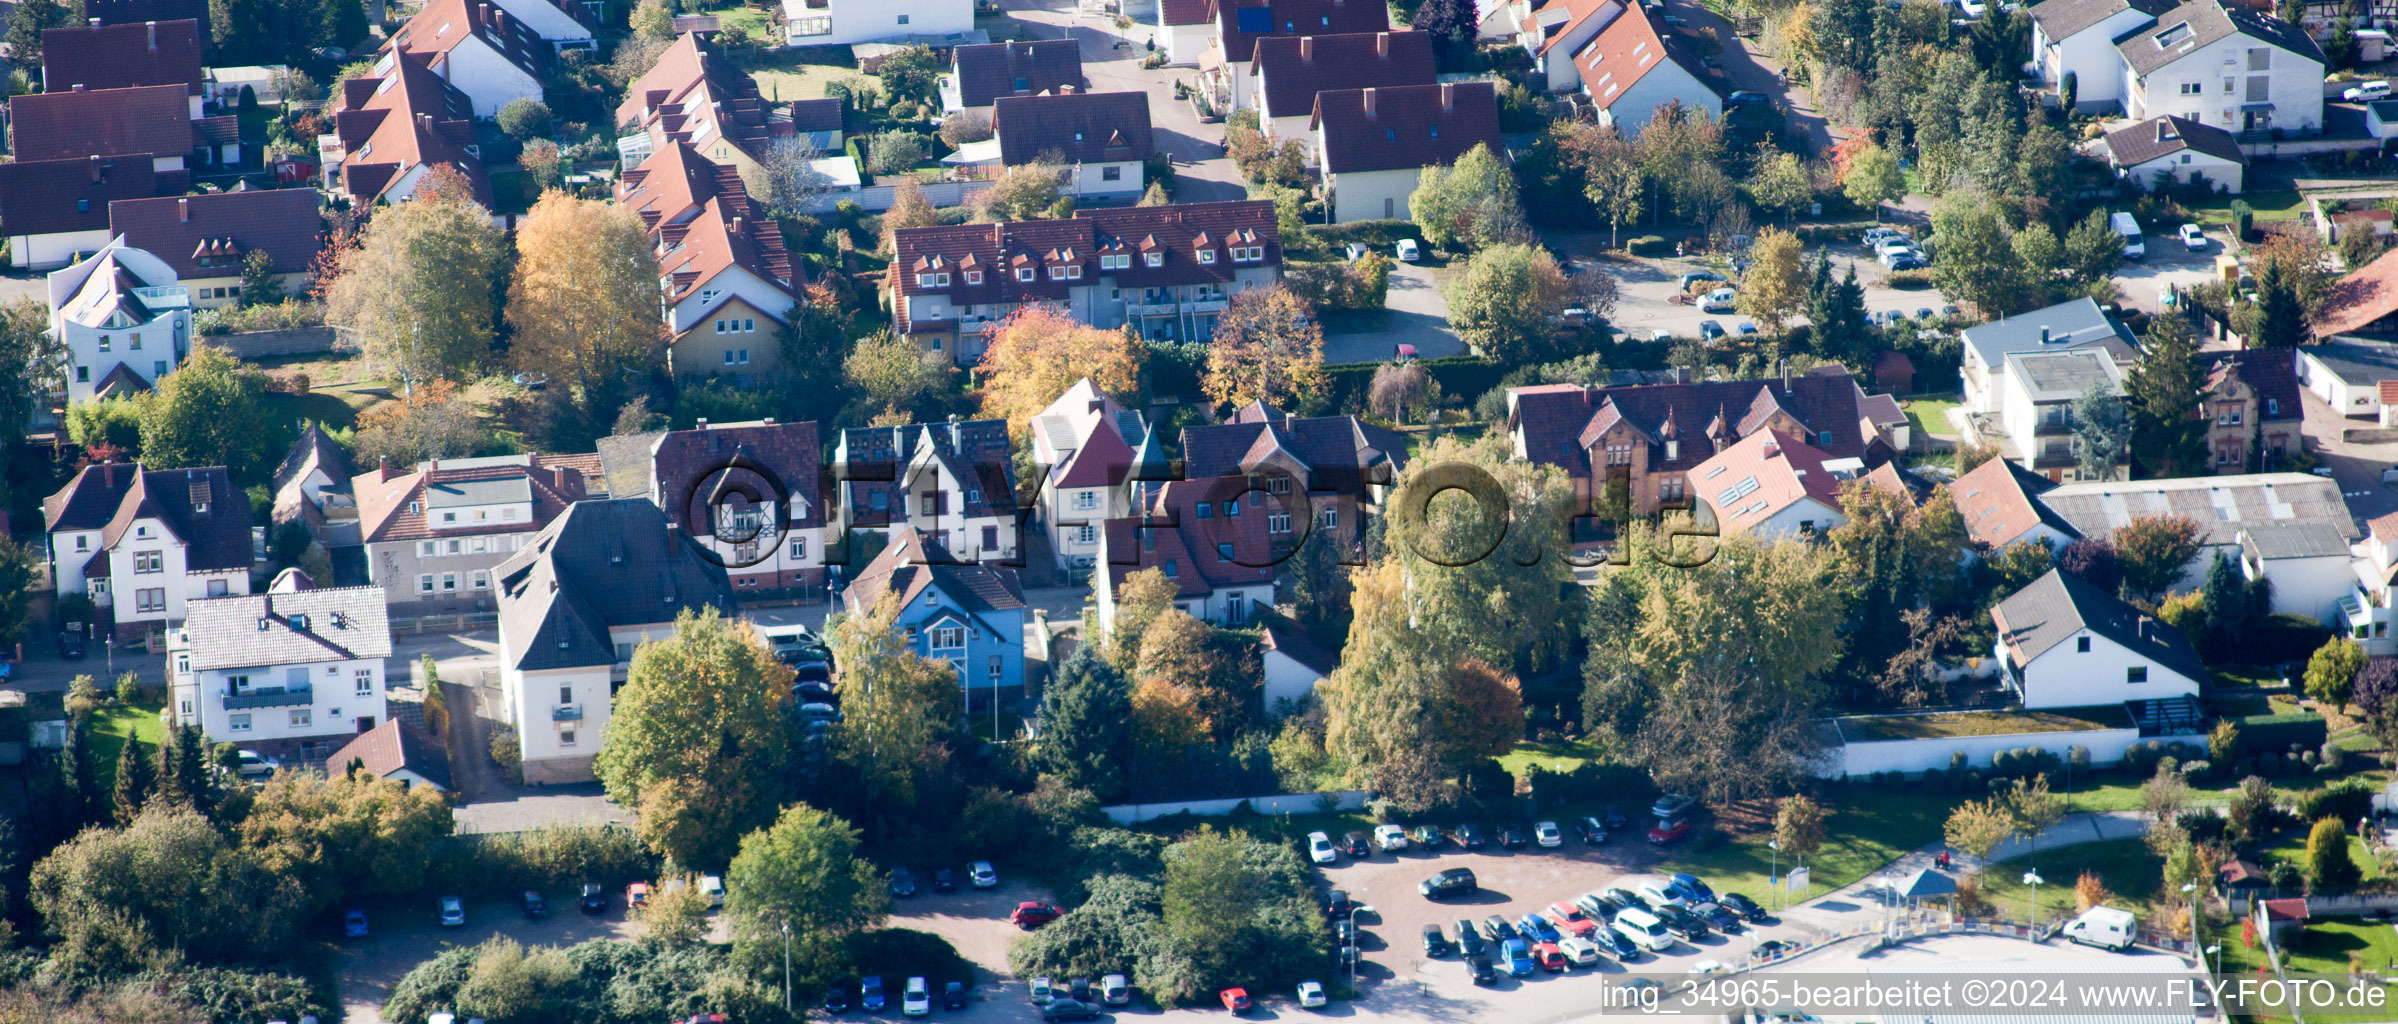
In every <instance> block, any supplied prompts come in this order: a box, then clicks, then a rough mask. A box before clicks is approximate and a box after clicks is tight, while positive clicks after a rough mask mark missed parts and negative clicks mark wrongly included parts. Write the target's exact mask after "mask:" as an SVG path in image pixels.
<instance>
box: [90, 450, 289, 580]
mask: <svg viewBox="0 0 2398 1024" xmlns="http://www.w3.org/2000/svg"><path fill="white" fill-rule="evenodd" d="M42 519H43V523H44V525H45V526H47V527H48V528H49V529H50V531H51V532H53V533H55V532H57V531H59V530H99V531H101V537H100V544H101V546H102V547H113V546H115V545H116V543H117V541H118V539H120V538H122V537H123V536H124V535H125V531H126V530H127V529H130V528H131V527H132V526H133V522H134V520H136V519H157V520H159V521H160V522H162V523H164V524H165V525H166V528H167V529H168V530H169V531H171V532H173V533H174V535H175V536H176V537H177V538H179V539H181V540H182V541H183V542H184V543H185V544H187V545H190V547H189V548H188V549H187V550H186V551H185V552H184V556H183V557H184V567H185V568H186V569H189V570H191V571H195V572H205V571H216V570H223V569H247V568H249V567H250V563H251V561H252V559H253V552H252V551H251V547H250V497H249V495H248V493H247V492H244V491H243V490H242V489H241V488H238V487H235V486H233V478H232V477H231V476H230V475H228V474H227V473H226V472H225V467H223V466H207V467H194V468H191V469H163V470H145V469H143V468H141V466H139V465H127V464H122V463H104V464H101V465H97V466H86V467H84V468H83V469H82V470H80V471H78V472H77V473H76V474H75V479H73V480H70V481H68V482H67V485H66V486H65V487H63V488H60V489H59V491H58V493H56V494H53V495H51V496H49V497H48V498H45V499H43V500H42Z"/></svg>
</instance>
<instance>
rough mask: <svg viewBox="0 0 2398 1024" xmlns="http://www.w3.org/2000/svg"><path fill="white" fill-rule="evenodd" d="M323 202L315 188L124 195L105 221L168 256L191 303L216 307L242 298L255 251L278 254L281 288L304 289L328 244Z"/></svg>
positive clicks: (286, 291) (128, 240) (133, 242)
mask: <svg viewBox="0 0 2398 1024" xmlns="http://www.w3.org/2000/svg"><path fill="white" fill-rule="evenodd" d="M320 201H321V197H320V195H319V194H318V193H317V191H316V190H315V189H312V188H290V189H236V190H234V191H231V192H215V193H204V194H201V195H196V196H168V197H164V198H157V199H120V200H117V201H115V202H112V203H110V204H108V224H109V229H110V230H112V231H114V232H116V235H117V237H118V238H121V239H123V240H124V242H125V244H126V245H129V246H132V247H134V248H137V249H140V250H142V251H144V252H148V253H151V254H153V255H155V256H157V257H158V258H159V259H161V260H163V261H165V262H166V264H167V266H168V267H170V268H171V269H173V270H174V272H175V276H176V278H177V279H179V280H180V281H181V283H182V285H183V286H184V287H185V288H187V289H190V291H191V299H192V306H193V307H194V308H198V309H215V308H219V307H223V306H230V305H236V304H238V303H240V302H241V301H242V291H241V290H242V279H243V272H244V270H245V268H246V267H247V265H248V262H249V259H250V254H251V253H256V252H263V253H265V254H266V255H267V258H268V259H270V260H272V261H273V276H274V279H275V284H276V287H277V289H278V290H279V291H280V293H281V294H283V295H292V294H296V293H298V292H299V291H300V290H301V286H303V285H304V284H306V282H307V279H308V273H309V270H310V269H311V268H312V267H313V266H314V265H315V264H316V258H317V255H318V254H319V253H321V252H323V251H324V248H325V232H324V227H323V225H322V224H320V223H319V222H318V219H317V204H318V203H319V202H320Z"/></svg>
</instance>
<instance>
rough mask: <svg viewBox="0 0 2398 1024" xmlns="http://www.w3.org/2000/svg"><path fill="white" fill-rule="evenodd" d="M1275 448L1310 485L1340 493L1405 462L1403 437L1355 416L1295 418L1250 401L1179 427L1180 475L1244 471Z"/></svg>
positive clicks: (1200, 477)
mask: <svg viewBox="0 0 2398 1024" xmlns="http://www.w3.org/2000/svg"><path fill="white" fill-rule="evenodd" d="M1276 450H1279V451H1282V452H1285V453H1288V454H1289V455H1290V456H1291V458H1293V459H1295V460H1297V461H1298V462H1299V463H1300V464H1301V465H1303V466H1305V467H1306V468H1307V470H1308V473H1307V479H1306V481H1305V483H1306V484H1307V487H1308V489H1309V490H1313V491H1328V492H1335V493H1342V494H1362V493H1364V486H1365V485H1366V484H1367V483H1371V482H1373V480H1372V478H1377V477H1381V476H1382V475H1383V474H1384V473H1385V472H1387V473H1388V474H1389V476H1390V478H1394V479H1395V478H1396V477H1397V476H1398V473H1399V470H1400V469H1402V468H1404V466H1405V464H1406V461H1407V439H1406V438H1404V437H1402V436H1400V435H1399V434H1397V433H1395V432H1393V431H1390V430H1386V429H1383V428H1381V427H1377V426H1374V425H1373V424H1370V423H1367V422H1365V421H1363V420H1360V419H1358V418H1357V417H1355V416H1317V417H1313V418H1309V419H1300V418H1298V417H1294V416H1291V415H1289V414H1287V413H1284V412H1282V411H1281V410H1279V409H1275V408H1274V407H1272V406H1269V405H1266V404H1264V403H1261V402H1252V403H1250V404H1249V405H1246V406H1243V407H1242V408H1241V409H1240V410H1239V411H1237V412H1235V413H1234V414H1233V417H1232V419H1231V420H1230V421H1228V422H1224V423H1214V424H1203V425H1200V426H1192V427H1184V428H1182V457H1183V479H1185V480H1190V481H1210V482H1212V478H1214V477H1220V476H1241V475H1245V474H1247V473H1248V471H1249V470H1250V469H1251V468H1252V467H1254V466H1255V465H1256V464H1257V461H1258V457H1259V453H1261V452H1268V451H1276Z"/></svg>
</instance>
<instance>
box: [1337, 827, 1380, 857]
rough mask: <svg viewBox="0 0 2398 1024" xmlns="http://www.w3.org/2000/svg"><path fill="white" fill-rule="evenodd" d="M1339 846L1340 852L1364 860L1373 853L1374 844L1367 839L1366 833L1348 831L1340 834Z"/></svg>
mask: <svg viewBox="0 0 2398 1024" xmlns="http://www.w3.org/2000/svg"><path fill="white" fill-rule="evenodd" d="M1340 848H1341V852H1342V853H1345V854H1348V855H1349V856H1351V857H1355V858H1357V859H1358V860H1364V859H1366V858H1368V857H1371V856H1373V855H1374V844H1373V843H1371V842H1369V841H1367V839H1366V834H1365V833H1363V832H1349V833H1345V834H1343V835H1342V836H1341V841H1340Z"/></svg>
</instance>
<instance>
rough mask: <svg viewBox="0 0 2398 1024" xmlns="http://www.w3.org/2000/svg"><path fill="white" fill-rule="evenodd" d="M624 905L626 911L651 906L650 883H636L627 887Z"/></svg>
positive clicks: (625, 888)
mask: <svg viewBox="0 0 2398 1024" xmlns="http://www.w3.org/2000/svg"><path fill="white" fill-rule="evenodd" d="M624 905H625V909H626V910H639V909H641V908H643V907H646V906H649V883H648V882H635V883H633V884H631V885H628V886H625V887H624Z"/></svg>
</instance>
